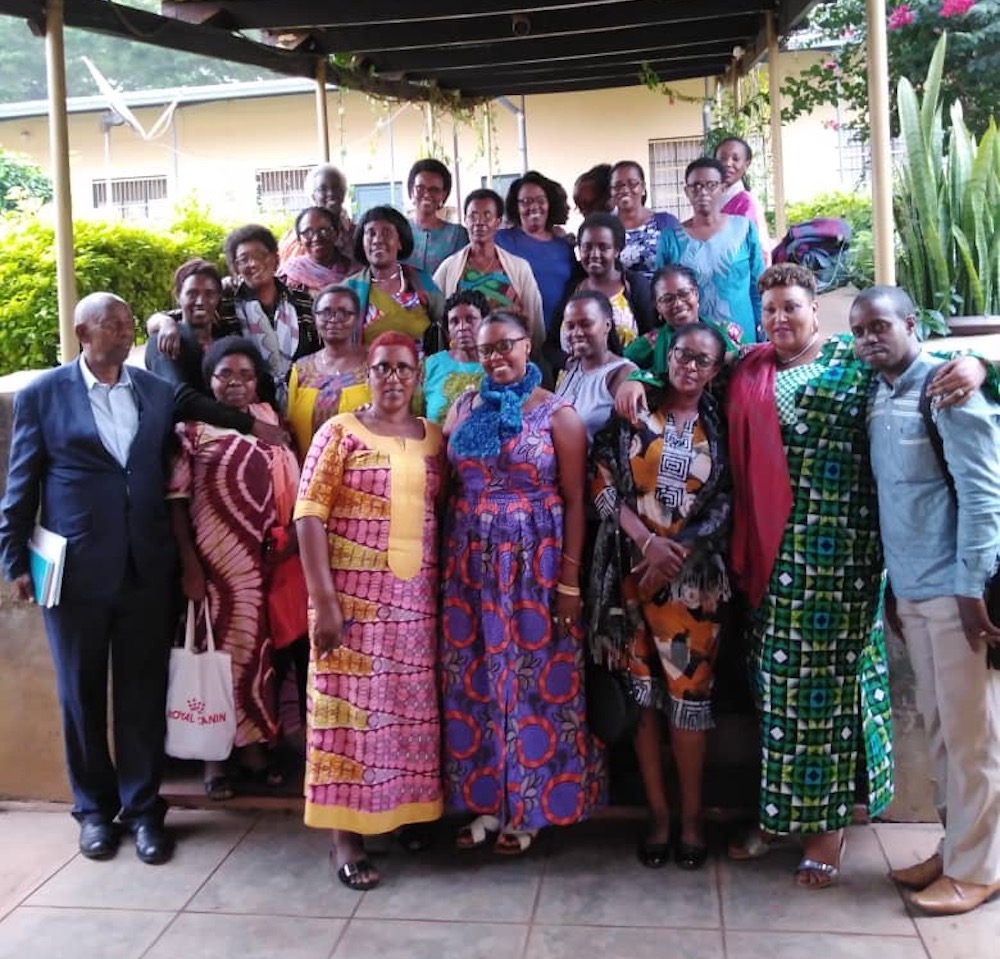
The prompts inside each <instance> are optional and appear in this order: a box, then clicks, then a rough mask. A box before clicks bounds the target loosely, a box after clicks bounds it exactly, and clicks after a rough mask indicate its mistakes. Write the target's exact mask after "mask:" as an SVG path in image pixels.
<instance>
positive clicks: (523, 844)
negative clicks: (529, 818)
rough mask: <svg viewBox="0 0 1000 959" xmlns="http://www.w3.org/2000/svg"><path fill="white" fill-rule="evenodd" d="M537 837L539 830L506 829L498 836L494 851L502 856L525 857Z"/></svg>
mask: <svg viewBox="0 0 1000 959" xmlns="http://www.w3.org/2000/svg"><path fill="white" fill-rule="evenodd" d="M537 835H538V830H537V829H530V830H528V829H525V830H517V829H506V830H504V831H503V832H502V833H500V835H499V836H497V841H496V844H495V845H494V846H493V851H494V852H495V853H497V854H498V855H500V856H523V855H524V854H525V853H526V852H527V851H528V850H529V849H530V848H531V844H532V843H533V842H534V841H535V836H537Z"/></svg>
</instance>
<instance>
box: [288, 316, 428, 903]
mask: <svg viewBox="0 0 1000 959" xmlns="http://www.w3.org/2000/svg"><path fill="white" fill-rule="evenodd" d="M368 370H369V373H368V377H369V385H370V386H371V391H372V404H371V406H370V407H366V408H365V409H362V410H359V411H357V412H353V413H344V414H341V415H339V416H335V417H333V418H332V419H329V420H327V422H326V423H324V424H323V426H321V427H320V429H319V430H318V431H317V433H316V436H315V437H314V439H313V442H312V445H311V446H310V448H309V453H308V454H307V456H306V460H305V465H304V467H303V472H302V482H301V484H300V486H299V498H298V502H297V503H296V506H295V519H296V527H297V529H298V536H299V542H300V545H301V551H302V564H303V567H304V569H305V573H306V582H307V583H308V585H309V599H310V607H311V638H312V660H311V664H310V665H311V668H310V675H309V709H308V722H307V755H306V810H305V822H306V825H307V826H314V827H316V828H319V829H332V830H333V848H332V849H331V851H330V858H331V861H332V862H333V861H335V865H334V868H335V870H336V874H337V877H338V878H339V879H340V881H341V882H342V883H344V885H346V886H348V887H349V888H351V889H355V890H359V891H360V890H365V889H371V888H373V887H374V886H375V885H377V884H378V882H379V879H380V876H379V874H378V872H377V871H376V869H375V868H374V866H372V864H371V863H370V862H369V861H368V859H366V858H365V852H364V846H363V842H362V838H363V837H364V836H369V835H378V834H380V833H388V832H391V831H393V830H395V829H399V828H400V827H403V826H406V825H408V824H415V823H426V822H431V821H433V820H435V819H437V818H439V817H440V815H441V812H442V796H441V770H440V765H441V763H440V752H441V730H440V719H439V711H438V697H437V686H436V679H435V666H436V656H435V650H436V646H437V626H438V618H437V601H438V546H437V517H436V515H435V514H436V507H437V504H438V499H439V494H440V492H441V487H442V470H443V456H442V439H441V431H440V429H439V428H438V427H437V426H436V425H434V424H433V423H429V422H428V421H427V420H424V419H417V418H416V417H413V416H411V415H410V400H411V399H412V397H413V391H414V388H415V387H416V385H417V380H418V375H419V358H418V356H417V351H416V346H415V344H414V341H413V338H412V337H410V336H406V335H404V334H401V333H384V334H382V335H381V336H379V337H377V338H376V339H375V341H374V342H373V343H372V345H371V349H370V351H369V354H368ZM390 491H391V494H392V495H391V498H390V495H389V494H390Z"/></svg>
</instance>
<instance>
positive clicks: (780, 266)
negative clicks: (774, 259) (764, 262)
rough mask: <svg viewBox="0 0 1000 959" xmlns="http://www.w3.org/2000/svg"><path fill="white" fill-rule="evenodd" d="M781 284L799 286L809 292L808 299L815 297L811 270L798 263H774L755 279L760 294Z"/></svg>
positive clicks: (814, 278)
mask: <svg viewBox="0 0 1000 959" xmlns="http://www.w3.org/2000/svg"><path fill="white" fill-rule="evenodd" d="M782 286H797V287H800V288H801V289H803V290H805V291H806V292H807V293H808V294H809V299H810V300H815V299H816V277H815V276H814V275H813V273H812V271H811V270H807V269H806V268H805V267H804V266H799V264H798V263H776V264H775V265H774V266H769V267H768V268H767V269H766V270H765V271H764V272H763V273H761V275H760V279H759V280H758V281H757V289H758V290H759V291H760V292H761V293H762V294H763V293H764V292H766V291H767V290H774V289H778V288H779V287H782Z"/></svg>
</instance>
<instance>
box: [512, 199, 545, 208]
mask: <svg viewBox="0 0 1000 959" xmlns="http://www.w3.org/2000/svg"><path fill="white" fill-rule="evenodd" d="M517 205H518V208H519V209H521V210H543V209H545V207H547V206H548V205H549V198H548V197H545V196H530V197H525V198H524V199H523V200H518V201H517Z"/></svg>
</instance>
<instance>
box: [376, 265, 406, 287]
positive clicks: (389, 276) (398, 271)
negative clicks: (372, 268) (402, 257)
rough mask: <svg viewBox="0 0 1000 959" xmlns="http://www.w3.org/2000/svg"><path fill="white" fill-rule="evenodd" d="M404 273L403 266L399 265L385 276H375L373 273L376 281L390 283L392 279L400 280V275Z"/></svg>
mask: <svg viewBox="0 0 1000 959" xmlns="http://www.w3.org/2000/svg"><path fill="white" fill-rule="evenodd" d="M402 274H403V268H402V267H401V266H397V267H396V269H395V270H393V271H392V272H391V273H387V274H386V275H385V276H375V275H374V274H372V279H373V280H374V281H375V282H376V283H388V282H389V281H390V280H398V279H399V277H400V276H402Z"/></svg>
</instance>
